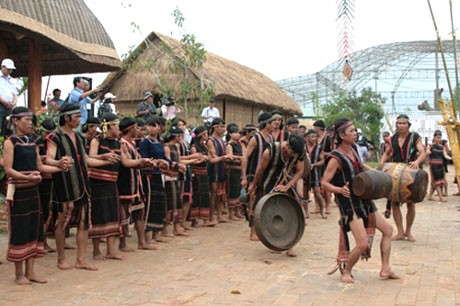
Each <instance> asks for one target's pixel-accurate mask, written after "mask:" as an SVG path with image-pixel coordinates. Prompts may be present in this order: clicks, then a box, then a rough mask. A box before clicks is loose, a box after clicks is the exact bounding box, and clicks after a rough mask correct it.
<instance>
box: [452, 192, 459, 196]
mask: <svg viewBox="0 0 460 306" xmlns="http://www.w3.org/2000/svg"><path fill="white" fill-rule="evenodd" d="M452 195H453V196H457V197H458V196H460V191H459V192H457V193H454V194H452Z"/></svg>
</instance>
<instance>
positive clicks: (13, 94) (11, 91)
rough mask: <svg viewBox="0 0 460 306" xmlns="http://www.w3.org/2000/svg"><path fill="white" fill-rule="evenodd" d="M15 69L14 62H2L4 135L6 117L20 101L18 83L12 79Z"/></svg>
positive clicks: (0, 87) (0, 82)
mask: <svg viewBox="0 0 460 306" xmlns="http://www.w3.org/2000/svg"><path fill="white" fill-rule="evenodd" d="M15 69H16V67H15V66H14V62H13V61H12V60H11V59H9V58H5V59H4V60H3V61H2V67H1V70H2V74H1V76H0V129H1V130H2V131H1V132H2V134H3V122H4V121H5V117H6V116H7V115H8V114H9V113H10V111H11V108H13V107H14V106H16V102H17V99H18V90H17V89H16V83H15V82H14V79H13V78H12V77H11V73H12V72H13V70H15Z"/></svg>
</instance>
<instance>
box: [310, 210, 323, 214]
mask: <svg viewBox="0 0 460 306" xmlns="http://www.w3.org/2000/svg"><path fill="white" fill-rule="evenodd" d="M319 213H321V212H320V211H319V210H314V211H312V212H311V214H319Z"/></svg>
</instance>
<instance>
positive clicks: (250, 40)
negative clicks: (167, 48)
mask: <svg viewBox="0 0 460 306" xmlns="http://www.w3.org/2000/svg"><path fill="white" fill-rule="evenodd" d="M351 1H352V0H349V2H351ZM85 2H86V4H87V5H88V6H89V8H90V9H91V10H92V11H93V13H94V14H95V15H96V17H97V18H98V19H99V20H100V22H101V23H102V24H103V26H104V27H105V29H106V31H107V32H108V34H109V36H110V37H111V38H112V40H113V42H114V44H115V47H116V50H117V51H118V54H119V55H120V56H121V55H122V54H124V53H126V52H127V51H128V50H129V48H130V47H131V46H136V45H138V44H139V43H140V42H141V41H142V39H143V38H145V36H147V35H148V34H149V33H150V32H151V31H157V32H160V33H162V34H165V35H170V36H173V37H175V38H178V39H180V37H181V34H182V33H181V32H180V29H179V28H178V27H177V26H176V25H175V24H174V19H173V17H172V16H171V13H172V12H173V10H174V8H175V7H176V6H177V7H179V9H180V10H181V12H182V13H183V15H184V17H185V23H184V26H185V31H186V33H189V34H195V36H196V37H197V40H198V41H199V42H201V43H203V44H204V47H205V49H206V50H207V51H209V52H212V53H215V54H218V55H220V56H222V57H225V58H227V59H231V60H234V61H236V62H238V63H240V64H243V65H246V66H248V67H250V68H253V69H255V70H257V71H260V72H262V73H263V74H265V75H266V76H268V77H269V78H271V79H273V80H279V79H284V78H290V77H295V76H300V75H305V74H310V73H314V72H316V71H319V70H321V69H322V68H324V67H325V66H327V65H328V64H330V63H332V62H333V61H336V60H337V59H338V58H339V55H338V48H337V46H338V44H339V42H340V39H339V32H340V30H341V29H342V27H341V23H340V22H338V21H337V20H336V19H337V2H336V0H284V1H275V0H271V1H270V0H265V1H262V0H244V1H243V0H232V1H227V0H219V1H216V0H182V1H180V0H168V1H164V0H162V1H157V0H155V1H153V0H97V1H94V0H91V1H90V0H85ZM431 2H432V5H433V9H434V12H435V16H436V21H437V22H438V28H439V31H440V33H441V36H442V37H443V38H444V39H451V36H450V34H449V33H450V32H451V25H450V15H449V1H448V0H432V1H431ZM354 3H355V12H354V17H355V18H354V19H353V20H352V26H353V28H354V30H352V31H351V32H350V34H351V36H350V37H351V41H352V43H353V50H354V51H358V50H361V49H365V48H368V47H372V46H375V45H379V44H386V43H392V42H399V41H414V40H434V39H436V34H435V30H434V27H433V23H432V19H431V16H430V12H429V9H428V5H427V1H425V0H355V1H354ZM453 4H454V8H455V11H454V12H456V16H454V17H455V21H454V23H455V25H456V26H457V27H460V1H459V0H453ZM133 22H134V23H136V24H137V25H138V26H139V29H140V32H139V31H137V30H135V29H134V27H133V26H132V25H131V24H132V23H133ZM103 79H104V74H102V75H101V74H99V75H98V76H95V80H96V83H97V81H99V80H100V81H101V82H102V80H103ZM46 80H47V78H45V79H44V86H45V85H46ZM63 80H64V78H58V77H52V78H51V84H50V88H51V87H52V88H54V87H55V86H61V87H63V88H62V89H63V95H66V92H68V90H71V89H72V85H71V80H70V78H69V80H70V81H66V84H68V86H66V85H62V82H63ZM51 90H52V89H51Z"/></svg>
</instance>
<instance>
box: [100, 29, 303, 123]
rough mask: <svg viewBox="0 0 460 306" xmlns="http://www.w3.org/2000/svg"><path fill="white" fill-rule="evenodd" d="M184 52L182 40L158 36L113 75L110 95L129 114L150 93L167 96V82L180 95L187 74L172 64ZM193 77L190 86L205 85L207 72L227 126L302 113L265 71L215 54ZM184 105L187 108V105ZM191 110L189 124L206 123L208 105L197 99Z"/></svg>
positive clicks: (108, 88)
mask: <svg viewBox="0 0 460 306" xmlns="http://www.w3.org/2000/svg"><path fill="white" fill-rule="evenodd" d="M165 48H172V49H173V50H174V52H173V53H171V52H165ZM181 50H182V45H181V43H180V42H179V41H177V40H175V39H173V38H170V37H167V36H164V35H162V34H158V33H155V32H152V33H151V34H150V35H149V36H148V37H147V38H146V39H145V41H144V42H143V43H141V45H140V46H139V47H137V48H136V49H135V50H134V51H133V52H132V54H131V55H130V56H129V57H128V58H127V59H126V60H125V61H124V62H123V69H122V70H120V71H118V72H112V73H110V74H109V75H108V77H107V78H106V80H105V81H104V82H103V84H102V85H103V86H104V87H105V92H111V93H113V94H114V95H116V96H117V100H116V101H115V102H116V103H117V105H118V109H120V111H122V112H125V110H126V112H128V113H134V112H135V108H136V106H137V103H139V102H140V101H141V98H142V96H143V93H144V92H145V91H152V92H156V93H159V92H161V90H160V88H159V86H158V84H159V81H160V82H162V83H164V84H167V86H168V87H169V88H170V90H171V91H172V95H174V96H176V97H178V96H180V95H179V93H180V90H181V89H180V84H181V82H182V81H183V79H184V76H183V75H182V74H177V73H174V72H172V71H171V64H172V63H173V61H174V59H175V57H177V54H180V53H181V52H182V51H181ZM156 73H158V75H159V76H160V79H159V78H158V75H156ZM187 74H188V79H189V80H190V82H199V75H200V74H202V75H203V80H204V83H205V84H211V85H212V87H213V89H214V92H215V99H216V101H217V103H216V107H218V109H219V111H220V113H221V116H222V117H223V118H224V119H225V120H226V122H236V123H239V124H241V125H242V124H246V123H254V122H257V116H258V114H259V112H260V111H261V110H271V109H275V108H277V109H280V110H281V111H283V112H284V113H285V114H286V115H287V116H293V115H301V114H302V112H301V110H300V108H299V106H298V105H297V103H296V102H295V101H294V100H293V99H292V98H291V97H289V96H288V95H286V93H284V91H283V90H282V89H281V88H280V87H279V86H278V85H277V84H276V83H275V82H273V81H272V80H270V79H269V78H267V77H266V76H264V75H263V74H261V73H260V72H257V71H255V70H253V69H251V68H248V67H246V66H243V65H240V64H238V63H236V62H233V61H230V60H227V59H224V58H222V57H220V56H217V55H215V54H212V53H207V54H206V62H205V64H204V66H203V70H202V71H193V70H189V71H188V72H187ZM179 106H181V107H184V103H181V104H180V105H179ZM188 106H189V107H188V110H189V112H190V114H189V116H188V117H189V118H187V120H188V121H189V122H190V123H192V124H196V123H201V122H202V121H201V119H200V118H199V115H200V114H201V110H202V109H203V108H204V107H205V106H207V103H204V104H200V103H199V102H198V100H197V98H196V97H193V95H192V96H191V97H190V99H189V100H188Z"/></svg>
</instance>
